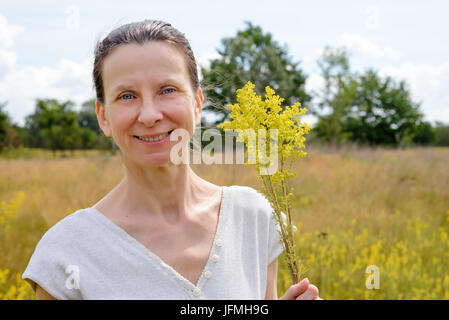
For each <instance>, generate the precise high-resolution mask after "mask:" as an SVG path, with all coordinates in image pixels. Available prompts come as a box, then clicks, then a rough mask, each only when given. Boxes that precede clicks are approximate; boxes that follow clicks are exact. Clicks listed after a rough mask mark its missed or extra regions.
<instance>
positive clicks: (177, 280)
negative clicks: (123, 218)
mask: <svg viewBox="0 0 449 320" xmlns="http://www.w3.org/2000/svg"><path fill="white" fill-rule="evenodd" d="M222 188H223V192H222V201H221V206H220V212H219V216H218V223H217V229H216V232H215V237H214V242H213V244H211V246H212V248H211V250H210V253H209V259H208V261H207V263H206V265H205V266H204V268H203V271H202V274H201V276H200V278H199V280H198V283H196V284H193V283H191V282H190V281H189V280H187V279H186V278H184V277H183V276H182V275H180V274H179V273H178V272H176V270H175V269H173V268H171V267H170V266H169V265H168V264H166V263H165V262H164V261H162V259H160V258H159V257H158V256H157V255H155V254H154V253H152V252H151V251H150V250H149V249H147V248H146V247H145V246H144V245H143V244H141V243H140V242H138V241H137V240H136V239H135V238H133V237H132V236H131V235H129V234H128V233H127V232H126V231H125V230H124V229H122V228H120V227H119V226H118V225H116V224H115V223H113V222H112V221H111V220H109V218H107V217H106V216H105V215H103V214H102V213H101V212H99V211H98V210H96V209H94V208H85V209H80V210H78V211H76V212H74V213H72V214H70V215H68V216H67V217H65V218H64V219H62V220H61V221H59V222H58V223H56V224H55V225H54V226H53V227H51V228H50V229H49V230H48V231H47V232H46V233H45V234H44V236H43V237H42V239H41V240H40V241H39V243H38V244H37V246H36V248H35V251H34V253H33V255H32V257H31V259H30V261H29V263H28V266H27V268H26V270H25V271H24V273H23V275H22V279H24V280H26V281H27V282H28V283H30V284H31V286H32V287H33V290H35V288H36V283H38V284H39V285H40V286H41V287H42V288H43V289H44V290H46V291H47V292H48V293H49V294H50V295H52V296H53V297H55V298H56V299H162V300H165V299H173V300H186V299H196V300H199V299H208V300H222V299H229V300H232V299H242V300H246V299H256V300H261V299H264V298H265V292H266V285H267V267H268V265H269V264H270V262H272V261H273V260H274V259H275V258H277V257H278V256H279V255H280V254H281V253H282V251H283V246H282V243H281V240H280V235H279V233H278V232H279V230H280V228H279V225H278V224H277V222H276V219H275V218H274V217H273V214H272V209H271V206H270V204H269V202H268V200H267V199H266V198H265V197H264V196H263V195H262V194H261V193H259V192H257V191H256V190H255V189H253V188H250V187H245V186H236V185H234V186H229V187H228V186H223V187H222ZM283 215H284V214H283ZM284 218H285V215H284Z"/></svg>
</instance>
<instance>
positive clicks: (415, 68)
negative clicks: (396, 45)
mask: <svg viewBox="0 0 449 320" xmlns="http://www.w3.org/2000/svg"><path fill="white" fill-rule="evenodd" d="M342 45H345V46H346V48H347V49H348V53H349V54H350V64H351V66H353V65H357V64H356V63H354V60H356V61H364V64H365V65H366V64H368V65H369V64H371V66H373V65H375V64H380V63H381V65H384V67H380V68H377V70H379V75H380V76H382V77H385V76H387V75H389V76H391V77H392V78H393V79H394V80H395V81H398V82H399V81H401V80H405V81H406V82H407V84H408V85H409V89H410V93H411V95H412V99H413V101H415V102H421V107H420V110H421V112H422V113H423V114H424V115H425V116H424V119H425V120H426V121H430V122H433V123H434V122H435V121H442V122H444V123H449V62H446V63H442V64H440V65H431V64H418V63H414V62H410V61H408V62H401V61H397V59H398V58H399V57H402V54H401V53H400V52H399V51H397V50H395V49H393V48H391V47H388V46H384V47H382V46H379V45H377V44H375V43H373V42H371V41H369V40H367V39H366V38H364V37H363V36H361V35H357V34H342V35H341V36H340V37H338V38H337V43H336V46H335V47H334V48H337V47H340V46H342ZM322 52H323V49H322V48H320V49H317V50H315V51H314V53H313V57H309V60H310V61H312V60H315V61H316V60H317V59H319V57H320V56H321V54H322ZM353 58H356V59H353ZM378 59H381V61H378ZM310 66H311V64H310ZM310 69H312V68H310ZM365 70H366V68H363V69H360V70H357V71H359V72H363V71H365ZM310 71H311V70H310ZM323 86H324V82H323V81H322V78H321V76H320V75H319V70H317V69H316V68H315V69H314V70H313V72H310V73H309V78H308V79H307V84H306V88H307V90H309V92H310V90H311V89H313V90H314V91H319V90H320V89H322V88H323ZM317 100H319V98H315V99H314V101H313V102H317Z"/></svg>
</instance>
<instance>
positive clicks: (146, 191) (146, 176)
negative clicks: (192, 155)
mask: <svg viewBox="0 0 449 320" xmlns="http://www.w3.org/2000/svg"><path fill="white" fill-rule="evenodd" d="M211 187H213V185H212V184H210V183H209V182H207V181H205V180H203V179H201V178H200V177H198V176H197V175H196V174H195V172H193V170H192V169H191V167H190V166H189V165H186V164H182V165H173V164H170V165H164V166H159V167H148V168H142V167H140V166H133V165H127V166H126V175H125V178H124V179H123V180H122V182H121V183H120V184H119V186H118V190H117V191H118V192H117V194H118V195H119V198H120V207H122V208H126V212H128V213H129V214H135V215H139V216H143V215H146V216H148V215H151V216H153V217H157V218H163V219H164V220H165V221H171V222H172V223H176V222H177V221H179V219H181V218H183V217H184V216H186V214H188V213H189V212H193V210H194V208H195V207H196V206H197V205H198V203H200V202H201V201H202V200H204V199H206V197H207V196H208V194H210V190H211Z"/></svg>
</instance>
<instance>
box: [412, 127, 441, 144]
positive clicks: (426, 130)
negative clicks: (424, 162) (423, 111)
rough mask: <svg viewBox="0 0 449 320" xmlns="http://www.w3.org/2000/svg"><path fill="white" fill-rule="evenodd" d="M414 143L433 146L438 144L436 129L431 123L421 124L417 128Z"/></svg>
mask: <svg viewBox="0 0 449 320" xmlns="http://www.w3.org/2000/svg"><path fill="white" fill-rule="evenodd" d="M413 142H414V143H415V144H418V145H433V144H435V143H436V142H437V136H436V133H435V129H434V128H433V127H432V125H431V124H430V123H429V122H421V124H420V125H419V126H418V127H417V131H416V133H415V135H414V137H413Z"/></svg>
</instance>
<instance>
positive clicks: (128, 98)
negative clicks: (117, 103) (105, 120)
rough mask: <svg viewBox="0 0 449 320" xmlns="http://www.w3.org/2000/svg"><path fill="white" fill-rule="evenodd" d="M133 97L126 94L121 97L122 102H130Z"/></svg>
mask: <svg viewBox="0 0 449 320" xmlns="http://www.w3.org/2000/svg"><path fill="white" fill-rule="evenodd" d="M132 97H133V95H132V94H129V93H125V94H124V95H121V96H120V97H119V98H120V99H122V100H123V99H124V100H130V99H131V98H132Z"/></svg>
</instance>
